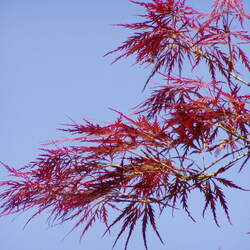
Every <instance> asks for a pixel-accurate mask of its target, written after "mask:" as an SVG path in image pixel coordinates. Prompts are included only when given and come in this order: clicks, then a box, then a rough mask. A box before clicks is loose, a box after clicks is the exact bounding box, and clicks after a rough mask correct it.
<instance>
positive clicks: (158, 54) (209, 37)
mask: <svg viewBox="0 0 250 250" xmlns="http://www.w3.org/2000/svg"><path fill="white" fill-rule="evenodd" d="M131 2H132V3H134V4H137V5H140V6H142V7H144V8H145V10H146V11H145V14H143V15H140V17H142V18H144V20H145V21H143V22H138V23H133V24H122V25H119V26H122V27H125V28H128V29H132V30H135V31H136V32H135V34H134V35H133V36H131V37H129V38H128V40H127V41H125V42H124V43H123V44H122V45H121V46H120V47H118V48H117V49H115V50H113V51H111V52H109V53H108V54H110V53H114V52H121V54H120V55H119V56H118V57H117V58H116V60H115V61H117V60H119V59H121V58H122V57H127V56H130V55H136V62H137V63H140V64H145V63H146V64H150V65H152V72H151V74H150V76H149V78H148V81H147V83H148V82H149V80H150V79H151V78H152V77H153V76H154V75H155V74H156V73H157V74H160V75H161V76H162V77H163V82H164V84H161V85H159V86H158V87H156V88H155V89H153V92H152V94H151V95H150V96H149V97H148V99H147V100H145V101H144V102H143V103H141V104H140V105H138V106H137V107H136V108H135V116H136V118H130V117H128V116H125V115H124V114H122V113H120V112H117V113H118V118H117V120H116V121H115V122H114V123H111V124H108V125H107V124H106V125H102V124H93V123H91V122H89V121H85V123H84V124H82V125H78V124H73V125H69V126H68V127H67V128H66V129H62V130H64V131H66V132H69V133H71V134H73V135H77V137H74V138H71V139H69V141H70V142H71V143H72V144H74V142H76V144H75V145H73V146H65V147H61V148H56V149H46V150H44V153H43V154H41V155H40V156H39V158H37V160H36V161H34V162H31V163H30V165H29V166H26V167H24V168H22V169H19V170H15V169H13V168H10V167H8V166H6V168H7V169H8V171H9V172H10V174H11V175H12V176H13V177H14V179H13V180H9V181H4V182H1V183H0V184H1V187H2V188H4V190H3V191H2V192H1V194H0V199H1V200H2V203H1V205H0V208H1V209H2V214H10V213H16V212H22V211H25V210H27V209H29V208H32V207H37V213H36V214H35V215H37V214H39V213H41V212H42V211H44V210H45V209H47V208H52V211H51V216H52V218H53V219H54V220H58V221H60V222H64V221H67V220H71V219H76V218H78V220H77V222H76V225H75V226H76V227H77V226H79V225H81V224H82V223H84V227H83V231H82V235H83V234H84V233H85V232H86V231H87V230H88V229H89V227H91V225H92V224H93V223H94V222H95V221H96V220H101V221H102V222H103V223H104V224H105V225H106V232H108V231H109V230H110V229H111V228H112V227H113V225H115V224H116V223H118V222H121V221H122V226H121V229H120V231H119V233H118V236H117V239H116V241H115V243H116V242H117V240H118V239H119V238H120V236H121V235H122V234H123V233H124V232H125V230H126V229H127V230H128V236H127V240H126V243H125V249H126V248H127V245H128V242H129V239H130V237H131V235H132V232H133V230H134V228H135V226H136V224H137V223H138V222H141V227H142V236H143V241H144V246H145V248H146V249H148V247H147V238H146V229H147V227H148V225H149V224H150V225H151V226H152V228H153V230H154V231H155V233H156V234H157V236H158V237H159V239H160V240H161V241H162V239H161V237H160V234H159V232H158V230H157V226H156V221H155V214H156V213H157V212H156V211H158V213H162V211H163V210H164V209H165V208H171V209H173V210H174V209H175V208H176V207H178V206H181V207H182V208H183V209H184V210H185V211H186V212H187V215H188V216H189V217H190V218H191V219H193V217H192V215H191V213H190V211H189V202H188V201H189V197H190V195H191V193H192V192H193V191H194V190H199V191H200V193H201V194H202V195H203V196H204V200H205V203H204V205H203V214H204V212H205V211H206V210H207V209H210V210H211V212H212V214H213V218H214V220H215V223H216V224H217V225H219V222H218V219H217V205H220V206H221V207H222V209H223V210H224V212H225V214H226V216H227V218H228V220H229V222H230V216H229V212H228V206H227V202H226V199H225V195H224V193H223V189H222V188H223V187H227V188H228V187H229V188H236V189H241V190H245V189H244V188H242V187H240V186H238V185H236V184H234V183H233V182H232V181H231V180H228V179H227V178H225V176H224V174H225V172H227V171H228V170H230V169H231V168H235V167H237V168H239V170H241V169H242V168H243V167H244V166H246V163H247V162H248V160H249V157H250V153H249V147H250V145H249V142H250V139H249V125H250V114H249V102H250V101H249V95H246V94H244V92H246V91H245V89H246V88H247V87H249V86H250V83H249V82H247V81H245V80H243V79H242V78H241V77H240V72H239V69H243V68H245V69H246V70H247V71H249V70H250V63H249V60H248V57H247V55H246V54H245V52H244V49H242V48H241V46H242V44H247V43H249V42H250V37H249V36H248V34H247V32H246V31H244V29H243V24H244V20H245V19H246V18H249V15H248V14H247V13H245V11H244V7H243V4H242V2H241V1H240V0H226V1H225V0H223V1H222V0H217V1H216V2H215V4H214V8H213V10H212V11H211V13H210V14H205V13H200V12H198V11H196V10H194V9H192V8H191V7H188V6H187V5H186V2H185V1H183V0H152V1H150V3H146V2H137V1H131ZM237 23H238V24H239V25H238V26H237ZM235 27H238V29H237V30H234V29H235ZM242 29H243V30H242ZM183 65H185V67H186V65H190V67H189V69H190V71H191V73H192V71H193V72H194V71H196V72H200V73H201V72H202V70H204V65H205V66H206V70H207V71H208V72H209V77H207V80H206V81H205V80H202V78H201V77H200V78H198V77H195V78H194V79H191V78H188V77H184V76H183V75H184V74H187V70H185V71H184V70H183ZM186 68H188V66H187V67H186ZM58 143H59V142H57V144H58ZM201 158H202V159H205V161H202V160H200V159H201ZM18 178H20V179H18ZM110 209H115V210H117V212H118V213H119V214H118V216H117V218H116V219H114V221H113V222H109V221H108V218H109V211H110ZM35 215H34V216H35ZM193 220H194V219H193Z"/></svg>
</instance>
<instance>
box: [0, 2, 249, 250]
mask: <svg viewBox="0 0 250 250" xmlns="http://www.w3.org/2000/svg"><path fill="white" fill-rule="evenodd" d="M187 2H189V3H190V5H191V6H195V7H198V6H199V4H200V3H201V2H202V8H206V7H207V6H209V5H211V4H212V2H213V1H211V0H210V1H208V0H207V1H196V0H189V1H187ZM245 3H246V4H247V6H246V7H247V9H248V11H249V10H250V2H249V1H248V0H247V1H245ZM137 13H139V9H138V7H135V6H134V5H132V4H131V3H129V2H128V0H119V1H118V0H106V1H86V0H85V1H84V0H72V1H69V0H36V1H34V0H22V1H20V0H1V1H0V37H1V38H0V82H1V85H0V114H1V123H0V128H1V129H0V138H1V141H0V155H1V156H0V160H1V161H3V162H5V163H6V164H8V165H11V166H13V167H16V168H19V167H21V166H23V165H25V164H27V163H28V162H29V161H31V160H33V159H35V157H36V156H37V155H38V153H39V148H40V147H41V144H42V143H46V142H48V141H49V140H51V139H59V138H63V137H65V136H67V135H65V134H63V133H61V132H59V131H57V130H56V129H57V128H60V127H62V126H61V124H62V123H69V122H70V119H73V120H74V121H77V122H80V121H81V119H83V118H87V119H93V118H95V119H97V120H104V121H110V120H112V119H113V118H114V117H115V114H113V113H112V111H110V110H109V109H108V108H109V107H112V108H114V109H117V110H120V111H122V112H125V113H128V112H129V111H130V108H131V107H133V106H135V105H136V104H138V103H139V102H140V101H142V100H143V99H144V98H145V96H146V95H147V91H146V92H145V93H141V90H142V87H143V84H144V83H145V80H146V78H147V73H148V69H144V68H143V67H139V66H132V64H133V61H132V59H128V60H124V61H121V62H119V63H117V64H114V65H111V62H112V59H114V57H103V55H104V54H105V53H106V52H107V51H109V50H111V49H114V48H115V47H117V46H118V45H119V44H120V43H121V42H122V41H123V40H124V39H126V37H127V35H128V32H127V31H125V30H122V29H120V28H117V27H114V26H111V24H114V23H129V22H130V21H133V20H134V19H135V17H134V16H132V15H134V14H137ZM5 174H6V172H5V171H4V170H1V169H0V177H1V178H2V177H3V176H4V175H5ZM248 174H249V171H248ZM236 178H237V179H236V180H238V183H240V182H242V183H244V184H245V185H249V184H250V182H249V175H247V171H246V172H244V173H243V175H241V176H238V175H236ZM236 182H237V181H236ZM228 195H229V196H228V197H229V205H230V206H231V212H232V213H231V214H232V219H233V226H230V225H229V224H228V223H227V222H226V220H225V216H224V215H222V219H221V222H222V223H221V224H222V227H221V228H217V227H216V225H215V224H214V222H213V221H212V217H211V216H210V214H209V213H208V214H207V215H206V216H205V220H204V219H203V218H202V217H201V215H200V214H201V213H199V211H201V208H200V201H201V200H200V198H197V197H194V200H193V203H192V209H193V211H194V216H195V217H196V218H197V221H198V222H197V223H193V222H192V221H190V220H189V219H188V218H186V216H185V215H183V212H182V211H177V212H176V214H175V216H174V217H171V214H170V212H166V213H165V214H163V215H162V217H161V220H160V222H159V229H160V232H161V233H162V236H163V238H164V239H165V242H166V244H165V245H164V246H162V245H161V244H160V242H159V241H158V240H157V239H156V237H150V242H149V247H150V249H151V248H152V249H157V250H162V249H164V250H183V249H185V250H194V249H203V250H218V249H219V248H221V250H236V249H240V250H249V249H250V236H249V235H247V234H246V232H248V231H250V214H249V211H250V197H249V194H242V193H241V192H237V191H233V192H230V193H229V192H228ZM48 214H49V212H48ZM48 214H43V215H41V216H39V217H37V218H36V219H34V220H33V221H32V222H31V223H30V224H29V225H28V226H27V227H26V228H25V230H23V225H24V223H25V221H26V220H27V218H28V215H30V214H25V215H20V216H10V217H2V218H0V231H1V233H0V242H1V246H0V249H1V250H50V249H51V250H52V249H53V250H69V249H74V250H80V249H81V250H82V249H86V250H98V249H103V250H109V249H111V246H112V242H113V240H114V236H115V231H113V234H112V236H111V237H109V236H107V237H104V238H101V235H102V233H103V227H102V225H100V224H96V225H94V226H93V227H92V229H90V231H89V233H87V234H86V235H85V237H84V239H83V240H82V242H81V243H79V236H80V229H79V230H76V231H74V232H73V233H71V234H70V235H69V236H68V237H66V238H65V239H63V238H64V236H65V234H66V233H67V232H68V231H69V230H70V229H71V226H72V224H64V225H61V226H56V227H53V228H49V227H48V225H47V224H46V218H47V215H48ZM219 214H222V213H219ZM139 235H140V229H139V230H138V231H137V232H136V234H135V236H134V237H133V239H132V241H131V243H130V249H136V250H142V249H143V244H142V241H141V237H140V236H139ZM121 243H122V242H118V245H117V247H116V248H115V249H121V248H122V247H123V244H121Z"/></svg>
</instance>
